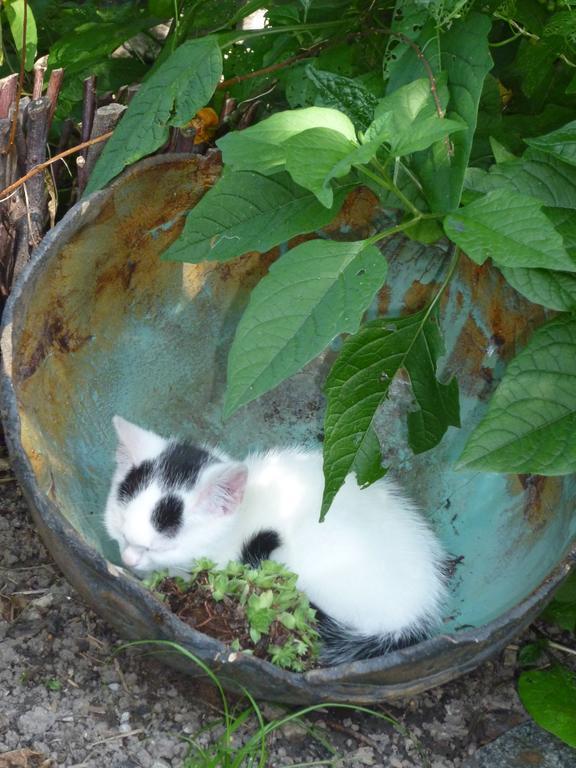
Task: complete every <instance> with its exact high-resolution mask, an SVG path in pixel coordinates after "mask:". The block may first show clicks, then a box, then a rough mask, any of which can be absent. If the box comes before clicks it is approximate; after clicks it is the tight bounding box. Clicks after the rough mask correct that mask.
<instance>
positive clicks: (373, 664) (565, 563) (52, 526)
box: [0, 155, 576, 701]
mask: <svg viewBox="0 0 576 768" xmlns="http://www.w3.org/2000/svg"><path fill="white" fill-rule="evenodd" d="M195 157H196V160H197V161H198V162H200V163H202V161H203V159H202V158H201V157H199V156H195ZM186 159H187V158H186V157H183V156H182V155H162V156H158V157H152V158H148V159H146V160H143V161H141V162H140V163H137V164H135V165H134V166H132V167H130V168H129V169H127V170H126V171H124V173H123V174H121V175H120V176H119V177H118V178H117V179H116V180H115V181H114V182H113V183H112V184H111V185H110V186H108V187H107V188H106V189H104V190H100V191H97V192H94V193H93V194H91V195H90V196H89V197H88V198H86V199H85V200H81V201H80V202H79V203H77V204H76V205H75V206H73V207H72V208H71V209H70V210H69V211H68V212H67V213H66V214H65V216H64V217H63V218H62V220H61V221H60V222H59V223H58V224H57V225H56V226H55V227H54V228H52V229H51V230H50V231H49V232H48V233H47V234H46V235H45V237H44V238H43V240H42V241H41V243H40V244H39V245H38V246H37V247H36V249H35V250H34V252H33V253H32V256H31V258H30V261H29V263H28V264H27V266H26V268H25V269H24V270H23V272H22V273H21V274H20V275H19V277H18V278H17V280H16V281H15V283H14V285H13V288H12V292H11V294H10V296H9V298H8V301H7V303H6V306H5V309H4V313H3V317H2V323H1V326H0V339H1V350H2V369H1V372H0V399H1V402H0V414H1V417H2V422H3V426H4V434H5V438H6V443H7V447H8V450H9V453H10V456H11V459H12V466H13V469H14V472H15V475H16V477H17V479H18V481H19V483H20V485H21V487H22V489H23V491H24V495H25V498H26V500H27V502H28V504H29V506H30V508H31V512H32V516H33V519H34V522H35V523H36V525H37V527H38V528H39V529H40V533H41V535H44V534H43V529H44V530H49V531H50V532H53V533H54V534H56V537H57V539H58V540H59V541H61V542H62V545H63V547H62V551H64V552H69V551H73V552H74V553H75V554H77V555H78V556H79V557H80V559H81V560H82V561H83V562H84V563H85V564H86V565H87V566H88V567H89V568H90V570H91V571H93V572H94V573H99V574H100V575H102V576H104V577H105V578H109V579H113V578H117V579H118V580H119V585H121V587H122V592H123V593H124V594H125V595H126V596H127V597H129V598H131V599H134V600H138V601H142V602H143V603H144V605H145V607H146V608H147V609H148V610H149V611H151V612H153V613H154V614H155V615H158V616H159V617H161V623H162V624H163V626H164V627H167V628H169V629H170V630H172V631H173V633H174V634H175V635H177V636H180V637H182V639H183V641H186V640H189V641H190V646H191V647H194V646H195V645H198V641H199V640H200V641H201V643H200V644H201V645H202V646H203V647H204V649H206V650H208V649H209V651H210V657H211V659H212V661H215V660H220V661H224V662H225V661H226V660H227V656H228V653H229V651H228V649H227V647H226V646H225V645H224V644H223V643H222V642H220V641H219V640H216V639H215V638H212V637H209V636H207V635H204V634H203V633H201V632H198V631H197V630H195V629H193V628H192V627H190V626H189V625H187V624H186V623H185V622H183V621H181V620H180V619H178V618H177V617H176V616H175V615H174V614H173V613H172V612H171V611H170V610H169V609H168V608H166V606H165V605H164V604H163V603H162V602H161V601H159V600H158V599H157V598H156V597H155V596H154V595H153V594H152V592H150V591H149V590H148V589H146V588H145V587H144V586H143V585H142V584H141V582H139V581H138V580H137V579H136V578H135V577H133V576H131V575H130V574H128V573H127V572H125V571H123V569H118V568H116V567H113V568H112V569H111V568H110V566H111V564H110V563H109V562H108V561H107V560H106V559H105V558H104V557H103V555H101V554H100V553H99V552H98V551H97V550H95V549H94V548H92V547H91V546H89V545H88V544H87V542H86V541H85V540H84V539H83V538H82V537H81V536H80V534H79V533H78V531H77V530H76V529H75V528H74V527H73V526H72V525H71V524H70V523H69V522H68V520H67V519H66V517H65V516H64V515H63V514H62V513H61V512H60V511H59V510H58V508H57V507H56V505H55V504H54V503H53V502H52V501H50V499H49V498H48V497H47V496H46V495H45V494H44V493H42V492H41V491H40V490H39V489H38V487H37V483H36V477H35V474H34V471H33V469H32V465H31V463H30V461H29V459H28V457H27V455H26V453H25V452H24V450H23V448H22V445H21V442H20V417H19V413H18V403H17V395H16V391H15V388H14V385H13V381H12V375H11V368H12V357H11V356H12V336H11V334H12V327H13V322H14V318H15V316H16V314H17V313H18V311H19V306H20V302H21V300H22V295H23V293H24V291H25V289H26V287H27V285H28V282H29V281H30V280H31V279H32V278H33V276H34V274H35V272H36V271H37V270H38V269H39V268H41V266H42V264H43V263H44V262H47V261H49V260H50V259H51V258H52V257H53V256H55V255H57V253H58V250H54V245H55V244H56V245H58V242H59V240H60V238H61V236H62V235H63V234H66V233H68V232H74V231H76V230H77V229H79V228H81V227H82V226H84V225H85V224H87V223H89V221H90V215H91V212H92V211H93V210H94V209H96V210H97V209H98V207H99V205H101V204H103V203H104V202H105V201H106V200H107V198H108V197H109V196H110V194H111V191H112V190H113V189H114V188H115V187H116V186H117V185H119V184H121V183H122V181H123V180H125V179H126V177H129V176H131V175H132V174H133V173H137V172H140V171H141V170H145V169H146V168H148V167H153V166H155V165H159V164H164V163H171V162H172V163H173V162H175V161H180V162H181V161H183V160H186ZM51 555H52V556H53V557H54V559H55V560H56V562H57V563H58V565H59V566H60V568H61V570H62V571H63V572H64V575H65V576H66V577H67V578H68V580H69V581H71V582H72V584H73V585H74V586H75V587H76V588H78V587H77V585H76V583H75V579H74V574H73V573H70V572H69V571H68V569H67V568H66V561H65V558H62V557H59V556H58V555H57V554H55V553H54V552H52V551H51ZM573 568H576V542H575V543H574V544H573V545H572V547H571V548H570V550H569V551H568V553H567V555H566V556H565V557H564V558H563V559H562V561H561V562H560V563H559V564H558V565H556V566H555V567H554V568H553V569H552V571H551V572H550V573H549V575H548V576H547V577H546V578H545V579H544V580H543V581H542V582H541V584H540V585H539V586H538V587H536V589H534V590H533V591H532V592H531V593H530V594H529V595H528V596H527V597H525V598H524V599H523V600H521V601H520V602H519V603H517V604H516V605H515V606H513V607H512V608H510V609H509V610H508V611H506V612H504V613H502V614H501V615H500V616H498V617H497V618H496V619H493V620H492V621H490V622H488V623H486V624H483V625H481V626H478V627H471V628H466V629H462V630H459V631H458V632H457V633H455V634H452V635H450V634H439V635H437V636H435V637H432V638H430V639H429V640H425V641H423V642H421V643H419V644H418V645H415V646H411V647H409V648H405V649H402V650H398V651H393V652H391V653H388V654H386V655H384V656H380V657H377V658H374V659H369V660H365V661H355V662H352V663H349V664H343V665H338V666H335V667H325V668H316V669H312V670H310V671H308V672H305V673H296V672H289V671H286V670H283V669H280V668H279V667H276V666H275V665H273V664H272V663H271V662H267V661H264V660H262V659H257V658H255V657H252V656H243V658H241V659H240V658H239V659H238V660H237V661H236V664H246V665H249V666H251V667H254V668H255V669H256V670H259V672H260V673H261V674H262V673H264V674H266V675H267V676H268V677H269V678H272V679H276V680H277V682H278V684H279V685H281V683H282V681H283V680H284V681H285V682H290V683H292V682H296V681H299V685H298V687H302V685H303V687H304V688H306V689H308V692H309V693H310V694H313V693H314V689H315V688H317V687H318V686H320V687H322V685H324V684H328V683H338V682H339V681H341V680H343V679H345V678H348V677H349V676H350V673H354V674H356V675H370V674H371V673H374V672H376V671H384V670H387V669H391V668H393V667H395V666H397V665H398V664H406V663H409V664H411V663H413V662H422V661H425V660H426V659H429V658H433V657H436V656H438V655H440V654H441V653H442V652H443V651H448V650H449V649H454V648H455V647H458V646H460V647H465V646H470V647H471V648H473V647H474V646H480V645H483V644H485V643H487V642H488V643H489V642H490V639H491V637H492V636H494V635H498V634H500V635H501V637H500V639H499V640H497V641H496V642H495V643H494V644H492V645H489V647H487V648H483V649H482V651H481V652H480V653H476V654H474V653H473V652H472V653H471V654H470V663H465V664H462V665H461V666H460V667H459V668H458V669H457V670H456V671H455V672H454V674H452V675H449V676H447V677H446V678H445V679H442V680H440V683H442V682H446V681H447V680H449V679H451V678H453V677H456V676H457V675H458V674H462V673H464V672H468V671H470V670H472V669H474V668H475V667H476V666H478V665H479V664H480V663H482V662H483V661H484V660H485V659H487V658H489V657H490V656H493V655H494V654H496V653H497V652H498V651H500V650H501V649H502V648H503V647H505V645H506V644H507V643H508V642H509V641H510V640H511V639H512V638H513V637H515V636H516V635H517V634H518V633H519V632H520V631H521V630H522V629H523V628H525V627H526V626H527V625H528V624H529V623H530V621H532V620H533V618H534V617H535V616H536V615H537V613H538V612H539V611H540V610H541V609H542V608H543V607H544V606H545V605H546V603H547V602H548V601H549V600H550V599H551V597H552V594H553V592H554V589H555V588H556V587H557V586H558V585H559V584H560V583H561V582H562V581H563V580H564V579H565V578H566V576H567V575H568V574H569V573H570V571H571V570H572V569H573ZM93 607H94V608H95V610H96V611H98V606H97V605H96V604H93ZM508 626H509V627H510V628H511V631H510V632H506V631H505V630H506V627H508ZM140 639H146V638H140ZM240 656H242V655H240ZM204 660H208V661H210V658H208V657H206V658H205V659H204ZM432 677H433V678H435V677H437V675H435V676H434V675H433V676H432ZM415 682H416V680H415ZM434 684H435V682H432V683H431V685H434ZM362 685H363V683H362V682H358V683H356V684H355V687H358V686H360V687H362ZM364 685H365V686H366V688H367V690H372V691H375V689H381V690H384V689H386V688H389V687H390V686H386V685H378V684H376V685H375V684H373V683H369V682H366V683H364ZM431 685H426V686H422V687H420V688H418V690H424V689H425V688H427V687H431ZM392 687H395V686H392ZM399 687H403V684H402V683H401V684H400V686H399ZM379 698H385V696H381V697H378V696H377V697H376V698H375V697H374V696H373V695H370V696H368V698H366V699H361V698H358V696H353V697H352V699H354V700H358V701H361V700H363V701H364V700H365V701H376V700H379ZM279 700H282V695H281V693H280V695H279Z"/></svg>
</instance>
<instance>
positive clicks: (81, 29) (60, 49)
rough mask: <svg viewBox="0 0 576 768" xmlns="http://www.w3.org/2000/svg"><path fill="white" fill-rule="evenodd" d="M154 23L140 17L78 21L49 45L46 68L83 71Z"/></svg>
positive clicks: (104, 58) (69, 71)
mask: <svg viewBox="0 0 576 768" xmlns="http://www.w3.org/2000/svg"><path fill="white" fill-rule="evenodd" d="M153 23H154V21H153V19H151V18H150V17H141V18H139V19H131V20H130V21H124V22H119V21H109V22H107V21H101V20H100V21H89V22H86V23H84V24H80V25H79V26H77V27H76V29H74V30H73V31H72V32H69V33H68V34H66V35H63V36H62V37H60V38H59V39H58V40H56V42H55V43H54V44H53V45H52V46H51V48H50V55H49V57H48V67H49V68H50V69H55V68H56V67H64V68H65V69H66V73H67V74H77V73H80V72H86V71H87V70H89V69H91V68H92V67H94V65H96V64H101V63H102V62H103V61H105V60H106V59H107V58H108V57H109V56H110V54H111V53H112V52H113V51H115V50H116V48H118V47H119V46H120V45H122V43H124V42H126V40H129V39H130V38H131V37H134V35H137V34H138V33H139V32H142V30H144V29H148V28H149V27H150V26H152V25H153ZM64 82H66V80H64Z"/></svg>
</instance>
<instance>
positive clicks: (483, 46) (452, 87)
mask: <svg viewBox="0 0 576 768" xmlns="http://www.w3.org/2000/svg"><path fill="white" fill-rule="evenodd" d="M490 29H491V23H490V19H489V18H488V17H487V16H483V15H481V14H479V13H469V14H467V15H466V17H465V18H464V19H459V20H457V21H454V22H453V23H452V24H451V26H450V28H449V29H448V30H447V31H445V32H444V31H442V32H439V31H437V30H436V29H435V28H434V25H433V24H426V25H425V26H424V28H423V29H422V31H421V33H420V35H419V36H418V38H417V39H416V43H417V45H418V46H419V48H420V50H422V51H424V55H425V56H426V58H427V60H428V62H429V64H430V66H431V68H432V70H433V72H434V75H435V76H436V78H437V79H438V78H439V77H440V76H441V74H442V73H443V72H445V73H446V75H447V85H448V91H449V94H450V98H449V102H448V109H447V112H446V117H447V118H449V119H452V120H455V121H457V122H460V123H462V122H463V123H464V124H465V125H466V126H467V130H465V131H459V132H458V133H456V134H455V135H454V137H453V138H452V139H450V141H449V142H448V141H447V140H446V139H443V140H441V141H439V142H436V143H435V144H434V145H433V146H432V147H431V148H430V149H428V150H425V151H424V152H422V153H421V154H419V155H416V156H415V157H414V158H413V161H412V162H413V167H414V170H415V171H416V173H417V175H418V177H419V179H420V181H421V183H422V186H423V188H424V192H425V195H426V197H427V199H428V202H429V205H430V207H431V209H432V210H433V211H439V212H445V211H451V210H454V209H455V208H457V207H458V205H459V203H460V198H461V196H462V186H463V182H464V173H465V171H466V168H467V166H468V160H469V158H470V152H471V149H472V141H473V138H474V132H475V130H476V122H477V116H478V105H479V102H480V96H481V94H482V88H483V84H484V79H485V77H486V75H487V74H488V72H489V71H490V69H491V67H492V59H491V57H490V53H489V49H488V34H489V32H490ZM393 74H394V76H393V77H391V79H390V85H389V88H388V93H391V92H393V91H394V90H396V89H397V88H399V87H400V86H401V85H405V84H406V83H410V82H412V81H413V80H415V79H416V78H421V77H423V76H424V75H425V69H424V66H423V64H422V61H421V60H420V59H419V58H418V56H417V55H416V53H415V52H414V50H413V49H411V48H409V49H404V50H403V51H402V53H401V59H400V60H399V61H398V62H396V64H395V66H394V73H393Z"/></svg>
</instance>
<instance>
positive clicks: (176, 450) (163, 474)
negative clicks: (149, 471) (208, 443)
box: [158, 443, 216, 488]
mask: <svg viewBox="0 0 576 768" xmlns="http://www.w3.org/2000/svg"><path fill="white" fill-rule="evenodd" d="M215 460H216V459H215V458H214V456H212V454H210V453H208V451H205V450H204V448H198V447H197V446H195V445H192V444H191V443H171V444H170V445H169V446H168V448H166V450H165V451H164V453H163V454H162V455H161V456H160V459H159V461H158V469H159V472H160V478H161V479H162V482H163V483H164V485H165V486H166V487H167V488H178V487H179V486H180V487H181V486H183V485H187V486H189V487H190V486H193V485H194V483H195V482H196V479H197V477H198V475H199V473H200V470H201V469H202V467H204V466H206V464H209V463H210V462H212V461H215Z"/></svg>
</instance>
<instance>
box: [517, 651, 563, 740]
mask: <svg viewBox="0 0 576 768" xmlns="http://www.w3.org/2000/svg"><path fill="white" fill-rule="evenodd" d="M518 695H519V696H520V699H521V701H522V704H523V705H524V707H525V708H526V710H527V711H528V713H529V714H530V715H531V717H533V718H534V720H535V721H536V722H537V723H538V725H539V726H541V727H542V728H544V729H545V730H546V731H550V733H553V734H554V736H557V737H558V738H559V739H562V741H564V742H566V744H569V745H570V746H571V747H576V679H575V677H574V673H573V672H572V671H570V670H569V669H566V668H565V667H562V666H560V665H559V664H556V665H554V666H553V667H550V668H549V669H533V670H530V671H527V672H523V673H522V674H521V675H520V678H519V680H518Z"/></svg>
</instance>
